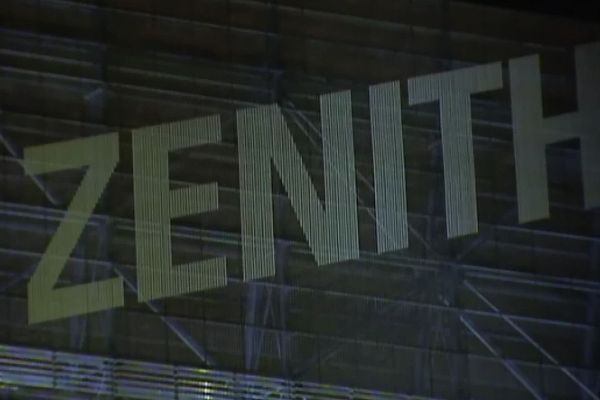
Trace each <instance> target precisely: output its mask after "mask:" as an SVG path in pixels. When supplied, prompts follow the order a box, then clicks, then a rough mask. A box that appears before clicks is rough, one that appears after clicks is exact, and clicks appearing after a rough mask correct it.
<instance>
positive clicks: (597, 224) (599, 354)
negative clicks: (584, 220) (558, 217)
mask: <svg viewBox="0 0 600 400" xmlns="http://www.w3.org/2000/svg"><path fill="white" fill-rule="evenodd" d="M592 230H593V233H594V234H596V235H600V212H595V213H594V226H593V228H592ZM590 268H591V271H590V279H591V280H593V281H595V282H598V281H600V243H598V242H597V241H594V242H592V243H591V244H590ZM599 297H600V296H598V294H597V293H590V294H589V295H588V309H587V323H588V325H589V326H590V327H592V328H591V329H590V330H589V331H588V333H587V335H586V337H585V341H584V345H583V351H584V354H583V360H584V367H585V368H588V369H589V371H588V372H587V374H586V375H585V377H584V383H585V385H586V386H588V387H590V388H592V390H593V391H594V392H595V393H600V378H598V372H594V368H595V367H597V366H598V365H600V339H599V337H600V328H598V321H599V320H600V310H599V309H598V308H599V307H600V298H599ZM581 399H582V400H586V399H588V396H587V393H586V392H585V391H584V390H582V391H581Z"/></svg>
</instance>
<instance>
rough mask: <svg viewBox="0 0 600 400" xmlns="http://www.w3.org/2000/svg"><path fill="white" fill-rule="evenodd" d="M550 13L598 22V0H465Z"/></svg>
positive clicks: (599, 7)
mask: <svg viewBox="0 0 600 400" xmlns="http://www.w3.org/2000/svg"><path fill="white" fill-rule="evenodd" d="M465 1H467V2H470V3H479V4H490V5H495V6H498V7H502V8H515V9H521V10H529V11H534V12H541V13H546V14H552V15H561V16H564V17H569V18H575V19H581V20H587V21H594V22H600V0H465Z"/></svg>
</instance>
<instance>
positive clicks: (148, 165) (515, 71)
mask: <svg viewBox="0 0 600 400" xmlns="http://www.w3.org/2000/svg"><path fill="white" fill-rule="evenodd" d="M575 57H576V73H577V92H578V93H577V94H578V102H579V110H578V111H576V112H572V113H567V114H562V115H558V116H554V117H549V118H544V116H543V113H542V94H541V86H542V85H541V77H540V68H539V57H538V56H537V55H533V56H527V57H522V58H517V59H512V60H510V62H509V72H510V88H511V102H512V114H513V129H514V153H515V160H516V176H517V195H518V210H519V221H520V222H527V221H532V220H537V219H541V218H547V217H548V216H549V205H548V185H547V176H546V159H545V157H546V155H545V147H546V145H548V144H551V143H555V142H559V141H564V140H568V139H579V140H580V142H581V162H582V174H583V188H584V199H585V207H586V208H592V207H598V206H600V156H599V155H600V43H593V44H587V45H582V46H578V47H577V48H576V52H575ZM502 86H503V82H502V64H501V63H500V62H498V63H492V64H487V65H482V66H476V67H471V68H465V69H459V70H455V71H449V72H443V73H439V74H433V75H426V76H419V77H415V78H411V79H409V80H408V99H409V104H410V105H413V104H421V103H429V102H439V107H440V118H441V134H442V146H443V160H444V182H445V202H446V210H447V214H448V215H447V218H446V220H447V233H448V237H449V238H454V237H458V236H462V235H467V234H471V233H475V232H477V229H478V227H477V202H476V187H475V168H474V156H473V143H472V134H471V129H472V127H471V125H472V123H471V95H472V94H475V93H481V92H485V91H491V90H496V89H500V88H502ZM369 94H370V111H371V134H372V142H373V162H374V178H375V211H376V224H377V251H378V252H379V253H383V252H388V251H394V250H399V249H403V248H406V247H407V246H408V223H407V211H406V185H405V177H404V175H405V171H404V148H403V139H402V129H403V128H402V115H401V93H400V83H399V82H397V81H394V82H388V83H383V84H378V85H374V86H371V87H370V88H369ZM320 104H321V126H322V137H323V143H324V145H323V159H324V178H325V200H324V203H322V202H321V201H320V199H319V197H318V195H317V191H316V189H315V187H314V185H313V183H312V181H311V178H310V176H309V174H308V171H307V170H306V167H305V166H304V164H303V162H302V159H301V157H300V154H299V152H298V150H297V148H296V146H295V145H294V142H293V140H292V136H291V134H290V131H289V129H288V127H287V124H286V121H285V119H284V117H283V115H282V113H281V110H280V108H279V107H278V106H277V105H267V106H261V107H257V108H252V109H244V110H240V111H238V112H237V134H238V146H239V166H240V168H239V169H240V177H239V178H240V204H241V234H242V235H241V237H242V265H243V272H244V280H252V279H260V278H264V277H268V276H272V275H274V274H275V250H274V238H273V210H272V204H271V201H272V200H271V180H272V176H271V174H272V169H271V165H274V166H275V169H276V171H277V173H278V174H279V176H280V177H281V180H282V182H283V184H284V186H285V188H286V191H287V193H288V194H289V198H290V202H291V205H292V207H293V209H294V211H295V213H296V216H297V218H298V220H299V221H300V225H301V227H302V230H303V232H304V235H305V236H306V240H307V242H308V246H309V247H310V249H311V251H312V254H313V255H314V257H315V259H316V262H317V264H318V265H324V264H330V263H335V262H340V261H344V260H351V259H356V258H358V257H359V243H358V217H357V204H356V182H355V180H356V179H355V168H354V144H353V140H352V137H353V135H352V112H351V109H352V108H351V96H350V92H349V91H345V92H337V93H332V94H326V95H322V96H321V97H320ZM220 139H221V127H220V119H219V117H218V116H210V117H207V118H198V119H192V120H186V121H180V122H174V123H168V124H162V125H157V126H151V127H144V128H139V129H136V130H134V131H133V171H134V195H135V239H136V254H137V279H138V299H139V301H150V300H154V299H160V298H164V297H168V296H177V295H182V294H185V293H190V292H195V291H200V290H204V289H208V288H214V287H220V286H225V285H227V271H226V260H225V258H224V257H219V258H213V259H210V260H203V261H198V262H192V263H189V264H186V265H177V266H173V265H172V264H173V262H172V254H171V237H170V235H171V233H170V225H171V219H173V218H177V217H182V216H186V215H191V214H198V213H204V212H208V211H211V210H215V209H217V208H218V203H219V202H218V188H217V184H216V183H212V184H207V185H194V186H189V187H186V188H183V189H177V190H171V189H170V188H169V166H168V158H169V152H171V151H175V150H179V149H184V148H188V147H191V146H199V145H202V144H208V143H217V142H219V140H220ZM118 158H119V141H118V136H117V134H116V133H111V134H106V135H101V136H94V137H87V138H81V139H76V140H70V141H66V142H61V143H53V144H48V145H42V146H35V147H29V148H27V149H25V153H24V165H25V168H26V171H27V173H29V174H31V175H35V174H45V173H51V172H55V171H60V170H65V169H73V168H80V167H84V166H87V167H88V168H87V172H86V174H85V176H84V178H83V181H82V182H81V185H80V187H79V188H78V190H77V192H76V194H75V196H74V198H73V200H72V201H71V204H70V205H69V208H68V210H67V213H66V217H65V219H64V220H63V221H62V223H61V224H60V225H59V227H58V229H57V231H56V233H55V234H54V236H53V237H52V239H51V241H50V243H49V245H48V248H47V249H46V252H45V254H44V255H43V257H42V258H41V261H40V265H39V267H38V268H37V270H36V271H35V273H34V275H33V277H32V278H31V281H30V282H29V285H28V299H29V307H28V308H29V322H30V323H36V322H41V321H48V320H54V319H58V318H65V317H70V316H75V315H80V314H85V313H90V312H95V311H99V310H106V309H110V308H114V307H119V306H123V304H124V289H123V280H122V279H121V278H111V279H106V280H101V281H96V282H91V283H85V284H79V285H75V286H70V287H63V288H57V289H55V288H54V286H55V285H56V283H57V281H58V277H59V275H60V273H61V271H62V269H63V268H64V266H65V264H66V262H67V260H68V258H69V257H70V254H71V252H72V251H73V249H74V247H75V245H76V244H77V241H78V240H79V237H80V235H81V233H82V231H83V229H84V227H85V224H86V221H87V219H88V218H89V216H90V215H91V213H92V211H93V209H94V207H95V205H96V203H97V201H98V199H99V198H100V196H101V194H102V192H103V190H104V188H105V186H106V184H107V183H108V180H109V178H110V176H111V174H112V172H113V171H114V169H115V167H116V165H117V162H118V161H119V160H118Z"/></svg>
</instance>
